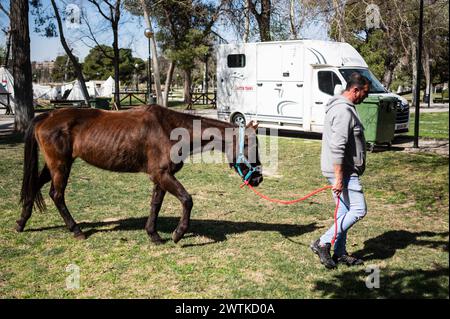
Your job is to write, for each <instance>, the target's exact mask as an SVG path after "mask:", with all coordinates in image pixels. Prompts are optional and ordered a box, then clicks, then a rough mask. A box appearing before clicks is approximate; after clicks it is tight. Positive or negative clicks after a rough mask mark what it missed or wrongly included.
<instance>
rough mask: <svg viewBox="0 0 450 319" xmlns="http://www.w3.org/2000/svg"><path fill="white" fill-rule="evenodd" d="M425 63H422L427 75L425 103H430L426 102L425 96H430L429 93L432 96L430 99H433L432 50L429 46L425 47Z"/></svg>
mask: <svg viewBox="0 0 450 319" xmlns="http://www.w3.org/2000/svg"><path fill="white" fill-rule="evenodd" d="M423 53H424V56H423V61H422V65H423V71H424V75H425V82H426V86H425V92H424V95H423V97H424V102H428V101H425V96H428V93H430V96H428V98H429V99H431V68H430V50H429V48H428V47H427V46H424V47H423Z"/></svg>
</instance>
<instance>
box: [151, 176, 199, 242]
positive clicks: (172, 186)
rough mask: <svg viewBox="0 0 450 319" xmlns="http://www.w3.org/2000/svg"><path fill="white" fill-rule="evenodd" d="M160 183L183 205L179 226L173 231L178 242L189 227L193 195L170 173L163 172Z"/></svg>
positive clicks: (175, 240) (173, 235) (173, 237)
mask: <svg viewBox="0 0 450 319" xmlns="http://www.w3.org/2000/svg"><path fill="white" fill-rule="evenodd" d="M159 184H160V186H161V188H163V189H164V190H166V191H168V192H169V193H171V194H172V195H174V196H175V197H176V198H178V200H179V201H180V202H181V205H182V206H183V215H182V216H181V218H180V222H179V223H178V226H177V228H176V229H175V231H174V232H173V233H172V239H173V241H174V242H175V243H177V242H178V241H179V240H180V239H181V238H182V237H183V236H184V234H185V233H186V231H187V229H188V228H189V220H190V216H191V210H192V206H193V203H192V196H191V195H189V193H188V192H187V191H186V190H185V189H184V187H183V185H181V183H180V182H179V181H178V180H177V179H176V178H175V176H173V175H171V174H169V173H163V174H161V175H160V176H159Z"/></svg>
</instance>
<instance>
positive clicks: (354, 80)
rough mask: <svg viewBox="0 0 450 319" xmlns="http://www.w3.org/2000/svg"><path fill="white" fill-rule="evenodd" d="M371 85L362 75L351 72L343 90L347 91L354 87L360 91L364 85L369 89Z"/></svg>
mask: <svg viewBox="0 0 450 319" xmlns="http://www.w3.org/2000/svg"><path fill="white" fill-rule="evenodd" d="M371 84H372V82H370V80H369V79H368V78H366V77H365V76H364V75H362V74H361V73H359V72H353V73H352V74H351V75H350V78H349V79H348V81H347V86H346V87H345V90H346V91H349V90H350V89H351V88H352V87H354V86H356V87H357V88H358V89H362V88H363V87H364V86H366V85H368V86H369V87H370V85H371Z"/></svg>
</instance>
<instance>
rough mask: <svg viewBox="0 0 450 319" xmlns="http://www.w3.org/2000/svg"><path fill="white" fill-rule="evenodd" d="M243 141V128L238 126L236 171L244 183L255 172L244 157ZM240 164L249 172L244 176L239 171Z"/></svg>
mask: <svg viewBox="0 0 450 319" xmlns="http://www.w3.org/2000/svg"><path fill="white" fill-rule="evenodd" d="M244 141H245V126H243V125H241V126H239V153H238V157H237V160H236V164H235V167H236V170H237V171H238V173H239V176H241V177H242V178H243V180H244V182H246V181H248V180H249V178H250V177H251V176H252V174H253V173H254V172H255V171H256V169H255V167H253V166H251V165H250V163H249V161H248V160H247V158H246V157H245V155H244ZM240 163H244V164H245V165H246V166H247V167H248V169H249V171H248V172H247V174H246V175H245V176H244V174H243V173H242V171H241V168H240V167H239V164H240Z"/></svg>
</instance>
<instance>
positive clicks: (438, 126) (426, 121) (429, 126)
mask: <svg viewBox="0 0 450 319" xmlns="http://www.w3.org/2000/svg"><path fill="white" fill-rule="evenodd" d="M448 120H449V119H448V112H436V113H420V122H419V137H425V138H436V139H448ZM414 123H415V113H411V115H410V122H409V132H408V135H410V136H414Z"/></svg>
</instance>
